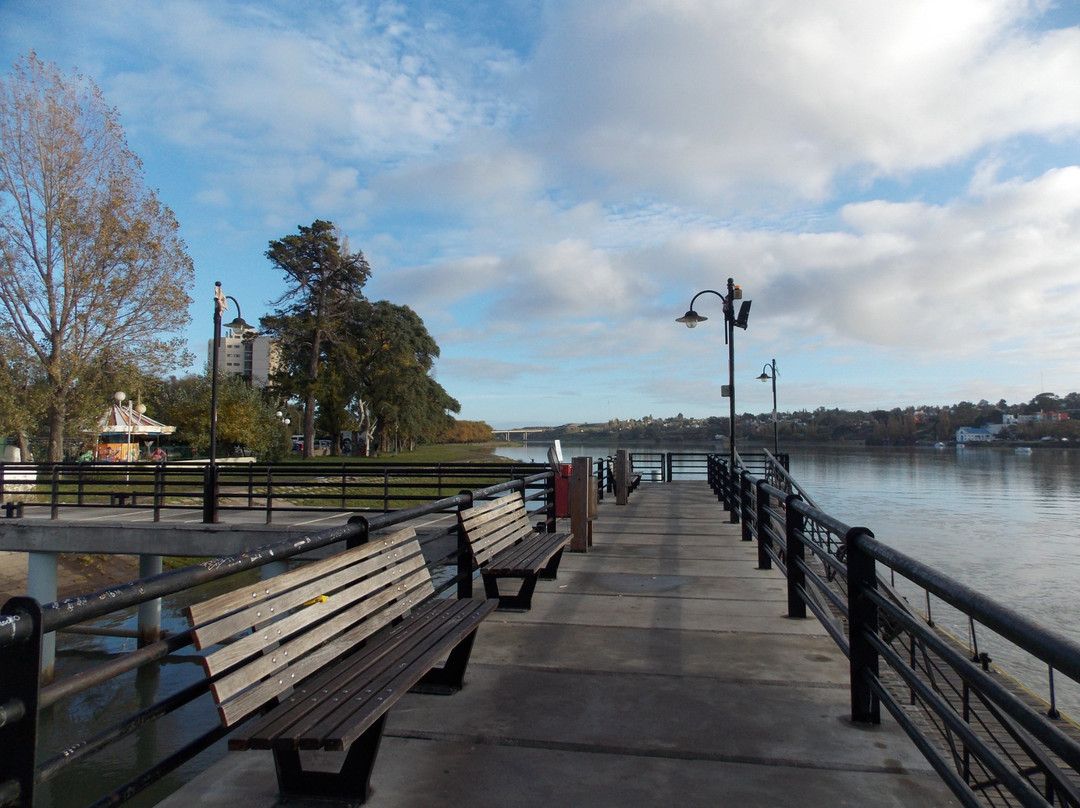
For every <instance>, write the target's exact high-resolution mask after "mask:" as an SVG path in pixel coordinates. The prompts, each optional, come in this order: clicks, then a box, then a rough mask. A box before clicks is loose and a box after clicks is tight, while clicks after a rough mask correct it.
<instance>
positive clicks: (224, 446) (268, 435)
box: [155, 374, 290, 462]
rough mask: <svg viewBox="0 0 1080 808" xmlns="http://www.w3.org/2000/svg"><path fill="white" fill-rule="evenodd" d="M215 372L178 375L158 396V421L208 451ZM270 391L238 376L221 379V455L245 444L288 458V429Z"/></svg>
mask: <svg viewBox="0 0 1080 808" xmlns="http://www.w3.org/2000/svg"><path fill="white" fill-rule="evenodd" d="M210 399H211V389H210V377H209V376H208V375H207V376H188V377H186V378H183V379H174V380H172V381H171V382H170V383H169V384H167V385H165V386H164V387H163V388H162V389H161V391H160V392H159V393H158V395H157V397H156V403H157V415H156V416H155V417H156V418H157V419H158V420H160V421H162V422H164V423H167V424H171V425H173V426H175V427H176V434H175V439H176V440H177V441H179V442H182V443H187V444H190V446H191V447H192V449H193V450H195V451H196V452H197V453H200V454H207V453H208V451H209V448H210ZM275 412H276V411H275V408H274V406H273V404H272V403H271V401H270V400H268V399H267V397H266V394H265V392H264V391H262V390H260V389H259V388H257V387H250V386H249V385H248V384H247V382H246V381H245V380H244V379H243V378H242V377H241V376H236V375H232V374H230V375H227V376H225V377H219V378H218V426H217V435H218V441H217V443H218V445H217V454H218V456H219V457H228V456H230V455H231V454H232V452H233V446H242V447H243V448H244V449H245V450H246V451H247V452H249V453H251V454H254V455H255V456H256V457H257V458H258V459H259V460H260V461H267V462H273V461H277V460H280V459H282V457H284V456H285V455H286V454H287V453H288V450H289V446H290V443H289V432H288V428H287V427H286V426H285V424H284V423H282V421H281V419H280V418H278V417H277V415H276V414H275Z"/></svg>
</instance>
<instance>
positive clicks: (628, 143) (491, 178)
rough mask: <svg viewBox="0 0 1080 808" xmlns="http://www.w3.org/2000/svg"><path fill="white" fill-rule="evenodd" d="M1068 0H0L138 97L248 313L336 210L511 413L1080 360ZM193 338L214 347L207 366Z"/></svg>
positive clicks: (125, 119) (1030, 383)
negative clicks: (721, 296) (731, 298)
mask: <svg viewBox="0 0 1080 808" xmlns="http://www.w3.org/2000/svg"><path fill="white" fill-rule="evenodd" d="M1078 26H1080V6H1078V4H1076V3H1073V2H1068V3H1065V2H1062V3H1058V4H1055V3H1051V2H1039V1H1038V0H907V1H906V2H903V3H896V2H884V1H883V0H874V1H873V2H868V0H818V1H817V2H814V3H806V2H804V1H803V0H724V1H721V0H551V1H550V2H545V1H543V0H535V1H533V0H464V2H453V1H451V2H447V1H446V0H423V1H422V2H368V3H361V2H332V1H331V0H311V1H310V2H303V3H301V2H284V0H281V1H279V2H239V1H234V2H230V1H229V0H212V1H211V0H161V1H160V2H154V3H146V2H139V1H136V0H80V2H69V1H68V0H63V1H50V0H35V2H29V1H27V2H19V1H18V0H0V61H2V62H3V64H4V65H5V66H9V65H10V64H11V63H12V62H14V61H15V60H16V59H17V58H18V57H19V56H20V55H22V54H25V53H26V52H27V51H28V50H30V49H34V50H36V51H37V53H38V55H39V56H41V57H42V58H43V59H46V60H49V61H54V62H56V63H57V64H58V65H60V66H61V67H62V68H63V69H65V70H71V69H73V68H77V69H78V70H79V71H81V72H82V73H84V74H86V75H88V76H90V77H91V78H93V79H94V81H95V82H96V83H97V84H98V85H99V86H100V87H101V89H102V91H103V92H104V94H105V97H106V99H107V100H108V102H109V103H110V104H112V105H114V106H115V107H117V109H118V110H119V112H120V116H121V121H122V123H123V125H124V127H125V130H126V133H127V137H128V141H129V144H130V145H131V147H132V148H133V149H134V150H135V151H136V153H138V154H139V155H140V157H141V158H142V160H143V163H144V170H145V173H146V178H147V181H148V184H149V185H150V186H151V187H154V188H156V189H157V190H158V192H159V195H160V197H161V198H162V200H163V201H164V202H165V203H166V204H168V205H169V206H170V207H171V208H172V209H173V211H174V212H175V213H176V215H177V218H178V220H179V222H180V225H181V231H182V235H183V237H184V239H185V240H186V242H187V244H188V247H189V252H190V254H191V256H192V258H193V259H194V262H195V267H196V279H197V286H196V288H195V289H193V290H192V295H193V297H194V298H196V302H195V304H194V306H193V307H192V314H193V317H194V322H193V326H192V328H191V329H190V330H189V331H188V332H187V333H186V336H187V337H188V338H189V340H190V344H191V349H192V351H193V352H195V353H196V354H197V355H198V356H199V366H201V363H202V361H203V360H204V358H205V344H206V340H207V339H208V338H209V336H210V331H211V319H210V318H211V301H212V294H213V284H214V281H216V280H221V281H222V283H223V285H224V289H225V291H226V292H227V293H228V294H230V295H232V296H234V297H236V298H237V299H238V300H239V301H240V304H241V307H242V309H243V314H244V317H245V319H247V320H249V321H254V320H256V319H257V318H258V317H259V316H260V315H262V314H265V313H266V312H267V311H268V308H269V307H268V303H269V301H271V300H272V299H273V298H274V297H276V296H277V295H278V294H279V293H280V292H281V291H282V289H283V279H282V278H281V277H280V276H279V275H278V274H276V273H275V272H274V270H273V269H272V267H271V266H270V264H269V262H268V261H267V260H266V259H265V257H264V253H265V250H266V248H267V244H268V242H269V241H270V240H272V239H276V238H280V237H282V236H284V235H287V234H289V233H293V232H296V228H297V227H298V226H299V225H302V224H304V225H306V224H310V223H311V222H312V221H313V220H315V219H328V220H331V221H333V222H335V223H336V224H337V225H338V226H339V227H340V228H341V230H342V231H343V232H344V233H345V234H347V236H348V238H349V241H350V244H351V246H352V247H353V248H359V249H361V250H363V251H364V254H365V255H366V256H367V258H368V260H369V261H370V263H371V266H372V269H373V275H372V279H371V281H370V282H369V284H368V287H367V293H368V296H369V297H370V298H372V299H384V298H385V299H389V300H392V301H393V302H395V303H400V304H406V305H409V306H411V307H412V308H413V309H415V310H416V311H417V312H418V313H419V314H420V316H421V317H423V319H424V321H425V323H426V325H427V327H428V329H429V331H430V332H431V333H432V335H433V336H434V337H435V339H436V340H437V342H438V344H439V346H440V347H441V349H442V357H441V358H440V360H439V361H438V363H437V366H436V370H437V376H438V379H439V381H440V382H441V383H442V384H443V386H444V387H445V388H446V389H447V390H448V391H449V392H450V393H451V395H453V396H454V397H456V398H457V399H458V400H459V401H460V402H461V404H462V411H461V413H460V417H462V418H467V419H472V420H484V421H487V422H488V423H490V424H492V425H493V426H496V427H511V426H520V425H527V424H528V425H531V424H560V423H566V422H571V421H603V420H607V419H609V418H623V419H625V418H640V417H642V416H646V415H653V416H656V417H663V416H670V415H675V414H676V413H683V414H684V415H686V416H707V415H714V414H715V415H723V414H726V412H727V402H726V401H725V400H723V399H722V398H721V397H720V385H721V384H722V383H725V382H726V376H727V366H726V361H727V354H726V349H725V346H724V342H723V329H722V319H721V318H722V313H721V310H720V301H719V300H718V299H717V298H715V297H712V296H709V295H706V296H703V297H701V298H700V299H699V301H698V302H699V305H698V307H697V308H698V310H699V311H700V313H701V314H704V315H706V316H708V317H710V318H711V319H710V320H709V322H707V323H705V324H703V325H702V326H701V327H699V328H697V329H694V330H693V331H691V330H689V329H686V328H684V327H682V326H681V325H679V324H677V323H675V321H674V320H675V318H676V317H678V316H680V315H681V314H682V313H683V312H684V311H685V309H686V308H687V306H688V304H689V302H690V299H691V297H693V295H694V294H695V293H696V292H698V291H701V290H703V289H718V290H719V289H722V288H723V286H724V284H725V282H726V279H727V278H728V277H732V278H734V279H735V282H736V283H738V284H739V285H740V286H741V287H742V288H743V290H744V294H745V297H746V299H752V300H753V309H752V313H751V317H750V324H749V328H748V329H747V330H746V331H739V332H737V335H736V389H737V394H738V395H737V405H738V410H739V411H740V412H764V411H767V410H769V409H770V408H771V392H770V388H769V386H768V385H765V384H760V383H759V382H757V381H755V380H754V379H755V377H756V376H757V375H758V374H759V373H760V372H761V370H762V367H763V365H764V364H765V363H767V362H768V361H769V360H770V359H772V358H775V359H776V361H777V365H778V367H779V369H780V378H779V384H778V391H779V406H780V409H781V410H792V409H801V408H808V409H815V408H817V407H827V408H833V407H840V408H846V409H856V408H859V409H876V408H886V409H889V408H892V407H897V406H899V407H906V406H909V405H922V404H947V403H953V402H956V401H961V400H964V399H968V400H973V401H977V400H979V399H981V398H986V399H989V400H991V401H997V400H998V399H1001V398H1004V399H1006V400H1008V401H1009V402H1021V401H1027V400H1029V399H1031V398H1032V397H1033V396H1035V395H1036V394H1037V393H1039V392H1043V391H1050V392H1056V393H1058V394H1060V395H1064V394H1066V393H1068V392H1072V391H1075V390H1080V364H1078V362H1077V357H1078V356H1080V327H1078V325H1077V322H1078V315H1080V79H1078V77H1080V27H1078ZM193 369H197V368H193Z"/></svg>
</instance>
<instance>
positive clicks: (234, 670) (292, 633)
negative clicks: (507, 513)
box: [186, 528, 435, 726]
mask: <svg viewBox="0 0 1080 808" xmlns="http://www.w3.org/2000/svg"><path fill="white" fill-rule="evenodd" d="M424 564H425V562H424V557H423V554H422V553H421V550H420V544H419V542H418V541H417V540H416V534H415V532H414V531H413V529H412V528H407V529H405V530H400V531H397V532H395V533H393V534H391V535H389V536H386V537H385V538H381V539H376V540H374V541H371V542H368V543H366V544H363V545H361V546H359V547H355V548H353V549H351V550H345V551H344V552H341V553H338V554H336V555H333V556H330V557H329V558H325V559H322V560H320V561H315V562H311V563H309V564H305V565H304V566H303V567H300V568H299V569H296V570H293V571H290V572H287V573H284V574H282V575H278V576H275V577H273V578H268V579H266V580H264V581H257V582H254V583H252V584H249V585H246V586H242V587H240V588H239V589H236V590H234V591H232V592H228V593H226V594H224V595H220V596H218V597H215V598H212V599H210V600H207V601H204V602H203V603H197V604H194V605H192V606H189V607H188V608H187V609H186V612H187V616H188V619H189V620H190V621H191V625H192V626H193V628H194V632H193V634H194V637H195V647H196V648H198V649H200V650H202V649H206V648H210V647H212V646H216V645H218V644H221V643H226V644H224V645H222V646H221V647H220V648H216V649H215V650H213V651H211V653H209V654H207V655H205V656H204V657H203V666H204V668H205V670H206V675H207V676H208V677H210V678H212V679H213V678H214V677H219V675H220V678H216V679H215V680H214V681H213V682H212V683H211V690H212V692H213V694H214V698H215V699H216V700H217V703H218V712H219V713H220V715H221V720H222V723H223V724H224V725H225V726H231V725H232V724H234V723H236V722H237V721H239V720H240V719H241V718H243V717H244V716H246V715H249V714H250V713H252V712H253V711H255V710H257V709H259V708H260V707H261V706H262V705H264V704H266V703H267V702H269V701H270V700H271V699H273V698H275V697H276V696H280V695H282V694H283V693H285V691H287V690H288V689H289V688H291V687H292V686H293V685H294V684H296V683H298V682H300V681H301V680H302V679H304V678H306V677H307V676H309V675H310V674H312V673H315V672H316V671H318V670H320V669H321V668H322V667H324V666H325V665H326V664H328V663H329V662H331V661H332V660H334V659H336V658H337V657H339V656H341V655H342V654H343V653H345V652H346V651H349V650H351V649H353V648H355V647H356V646H357V644H358V643H361V642H362V641H363V640H364V639H365V638H367V637H369V636H371V634H373V633H374V632H375V631H377V630H378V629H380V628H382V627H383V626H385V625H387V624H389V623H391V622H392V621H393V620H395V619H396V618H398V617H401V616H403V615H405V614H406V613H408V611H409V610H410V609H411V608H413V607H414V606H416V605H417V604H419V603H420V602H421V601H423V600H424V599H425V598H427V597H429V596H431V595H432V594H434V591H435V589H434V587H433V585H432V583H431V575H430V573H429V572H428V570H427V568H426V567H425V565H424Z"/></svg>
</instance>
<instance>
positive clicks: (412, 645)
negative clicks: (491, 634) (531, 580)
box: [244, 599, 495, 750]
mask: <svg viewBox="0 0 1080 808" xmlns="http://www.w3.org/2000/svg"><path fill="white" fill-rule="evenodd" d="M494 605H495V604H494V603H490V604H489V603H487V602H486V601H482V600H477V599H467V600H461V601H454V600H442V601H434V602H429V603H428V604H425V607H424V608H423V609H422V610H421V611H420V612H419V613H418V614H417V615H416V616H414V617H410V618H408V619H407V620H406V621H405V622H404V623H403V624H401V625H400V626H398V627H396V628H395V629H394V630H393V631H392V632H391V633H390V634H389V635H387V636H386V637H383V638H380V640H379V642H378V643H377V644H374V645H373V646H372V647H371V648H370V649H364V650H363V651H361V652H359V653H357V654H356V655H354V656H351V657H350V658H349V659H347V660H345V661H344V662H342V663H341V664H340V665H338V666H336V667H334V668H333V669H331V670H330V671H328V672H327V673H326V674H324V675H322V676H318V677H316V678H315V679H312V680H309V681H308V682H307V683H305V684H304V685H301V686H300V687H298V688H297V689H296V691H295V692H294V693H293V694H292V695H291V696H289V697H288V698H287V699H286V700H285V701H284V702H283V703H282V705H281V706H279V707H278V708H276V709H275V710H274V711H272V712H271V713H270V714H269V715H268V716H267V717H266V718H264V719H261V720H260V721H258V722H256V724H255V725H254V726H253V727H252V728H251V729H250V730H249V731H247V732H245V733H244V735H245V741H246V743H247V744H248V745H249V746H250V747H251V748H259V749H268V748H281V749H330V750H333V749H344V748H346V747H347V746H348V745H349V744H351V743H352V741H353V740H355V739H356V738H357V737H359V736H360V734H362V733H363V731H364V730H365V729H366V728H367V727H368V726H370V725H371V723H373V722H374V720H375V719H376V718H377V717H378V715H379V714H380V713H381V712H382V708H383V703H384V702H385V700H387V699H391V698H396V697H397V696H398V695H400V694H401V693H404V692H406V691H407V690H408V689H409V688H410V687H412V686H413V685H415V684H416V683H417V682H418V681H419V680H420V679H421V678H422V677H423V675H424V673H425V672H426V671H427V670H429V669H430V668H431V667H432V665H433V664H434V663H435V662H437V661H438V659H439V658H440V657H441V656H443V655H444V654H445V648H446V645H447V643H452V644H456V643H457V642H458V641H459V640H460V639H461V638H462V637H464V636H465V635H466V634H468V633H469V632H471V631H472V630H473V629H474V628H475V627H476V625H478V624H479V622H480V620H482V619H483V618H484V617H486V616H487V614H488V613H490V611H491V610H492V609H493V608H494ZM358 688H359V689H358Z"/></svg>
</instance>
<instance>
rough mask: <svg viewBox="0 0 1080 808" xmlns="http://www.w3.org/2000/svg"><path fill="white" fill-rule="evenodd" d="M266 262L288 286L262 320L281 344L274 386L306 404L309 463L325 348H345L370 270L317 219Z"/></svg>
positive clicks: (277, 244)
mask: <svg viewBox="0 0 1080 808" xmlns="http://www.w3.org/2000/svg"><path fill="white" fill-rule="evenodd" d="M266 257H267V258H269V259H270V262H271V263H272V264H273V265H274V266H275V267H276V268H277V269H278V270H280V271H281V272H283V273H284V275H285V281H286V283H287V289H286V292H285V294H283V295H282V296H281V297H280V298H278V299H277V300H275V301H274V302H273V305H275V306H278V307H279V308H277V309H276V310H275V311H274V312H272V313H271V314H270V315H268V316H267V317H264V318H262V320H261V324H262V327H263V331H264V332H265V333H266V334H268V335H270V336H273V337H275V338H276V339H277V341H278V347H279V350H280V352H281V354H280V355H281V357H282V367H281V369H280V371H279V372H278V373H277V374H276V375H275V377H274V379H273V386H274V388H275V389H276V390H277V391H278V392H279V393H280V394H282V395H283V397H297V398H299V399H301V400H302V401H303V402H304V424H303V430H302V431H303V434H304V438H305V440H304V455H305V456H306V457H310V456H311V455H312V452H313V449H314V438H315V415H316V412H315V411H316V403H317V398H318V394H319V381H320V375H321V374H322V373H323V372H324V371H325V370H326V350H327V346H330V345H334V344H340V343H341V342H342V334H341V324H342V322H343V321H344V320H345V319H346V318H345V315H346V312H347V311H348V310H349V309H350V308H351V307H353V306H354V305H355V304H356V302H357V301H362V300H363V293H362V291H361V290H362V289H363V286H364V284H365V283H366V282H367V279H368V277H369V276H370V275H371V269H370V267H369V266H368V263H367V259H365V258H364V254H363V253H362V252H359V251H357V252H355V253H351V252H349V248H348V243H347V242H346V243H344V244H342V240H341V239H339V237H338V234H337V232H336V230H335V228H334V225H333V224H331V223H330V222H326V221H322V220H319V219H317V220H316V221H315V222H313V223H312V225H311V226H310V227H304V226H301V227H300V228H299V233H297V234H294V235H289V236H285V237H284V238H282V239H278V240H276V241H271V242H270V248H269V249H268V250H267V251H266ZM335 445H336V441H335Z"/></svg>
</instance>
